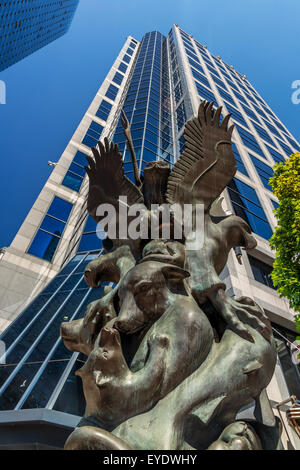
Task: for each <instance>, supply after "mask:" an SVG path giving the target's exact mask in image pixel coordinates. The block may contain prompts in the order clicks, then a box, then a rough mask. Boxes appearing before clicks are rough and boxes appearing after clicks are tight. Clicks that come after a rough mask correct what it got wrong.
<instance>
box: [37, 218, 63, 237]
mask: <svg viewBox="0 0 300 470" xmlns="http://www.w3.org/2000/svg"><path fill="white" fill-rule="evenodd" d="M64 228H65V223H64V222H61V221H60V220H57V219H54V218H53V217H50V216H49V215H46V216H45V217H44V220H43V222H42V223H41V229H43V230H45V231H46V232H50V233H52V234H55V235H58V236H61V235H62V233H63V231H64Z"/></svg>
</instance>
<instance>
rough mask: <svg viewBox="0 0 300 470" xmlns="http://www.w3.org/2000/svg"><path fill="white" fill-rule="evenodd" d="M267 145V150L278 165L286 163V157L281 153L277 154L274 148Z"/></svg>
mask: <svg viewBox="0 0 300 470" xmlns="http://www.w3.org/2000/svg"><path fill="white" fill-rule="evenodd" d="M265 145H266V148H267V150H268V152H269V153H270V154H271V156H272V158H273V160H274V161H275V162H276V163H281V162H284V161H285V159H284V156H283V155H281V154H280V153H279V152H277V151H276V150H275V149H273V148H272V147H270V146H269V145H267V144H265Z"/></svg>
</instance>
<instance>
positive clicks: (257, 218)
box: [228, 178, 272, 240]
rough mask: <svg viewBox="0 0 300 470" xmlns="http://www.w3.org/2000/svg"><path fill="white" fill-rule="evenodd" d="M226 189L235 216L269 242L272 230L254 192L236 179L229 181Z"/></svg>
mask: <svg viewBox="0 0 300 470" xmlns="http://www.w3.org/2000/svg"><path fill="white" fill-rule="evenodd" d="M228 189H229V195H230V198H231V202H232V206H233V209H234V212H235V214H236V215H238V216H239V217H242V219H244V220H245V221H246V222H247V223H248V224H249V225H250V227H251V228H252V230H253V232H255V233H257V234H258V235H260V236H261V237H263V238H266V239H267V240H269V238H270V237H271V236H272V229H271V227H270V225H269V223H268V221H267V218H266V215H265V213H264V211H263V209H262V207H261V204H260V201H259V199H258V197H257V195H256V192H255V190H254V189H253V188H251V187H250V186H248V185H247V184H245V183H243V182H242V181H240V180H238V179H237V178H234V179H233V180H232V181H231V183H230V184H229V185H228Z"/></svg>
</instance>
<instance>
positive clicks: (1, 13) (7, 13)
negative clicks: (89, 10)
mask: <svg viewBox="0 0 300 470" xmlns="http://www.w3.org/2000/svg"><path fill="white" fill-rule="evenodd" d="M78 3H79V0H60V1H58V0H48V1H47V2H45V1H44V0H22V1H7V2H1V3H0V72H1V71H2V70H4V69H6V68H7V67H10V66H11V65H13V64H15V63H16V62H19V60H22V59H24V57H27V56H28V55H30V54H32V53H33V52H35V51H37V50H38V49H41V48H42V47H44V46H46V45H47V44H49V43H50V42H52V41H55V39H58V38H59V37H61V36H63V35H64V34H65V33H66V32H67V31H68V29H69V27H70V25H71V23H72V20H73V17H74V14H75V11H76V8H77V6H78Z"/></svg>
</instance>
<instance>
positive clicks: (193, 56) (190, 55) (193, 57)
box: [185, 48, 199, 62]
mask: <svg viewBox="0 0 300 470" xmlns="http://www.w3.org/2000/svg"><path fill="white" fill-rule="evenodd" d="M185 52H186V54H187V55H188V56H189V57H191V58H192V59H194V60H195V61H196V62H199V59H198V57H197V56H196V54H193V52H191V51H189V50H188V49H187V48H185Z"/></svg>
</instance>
